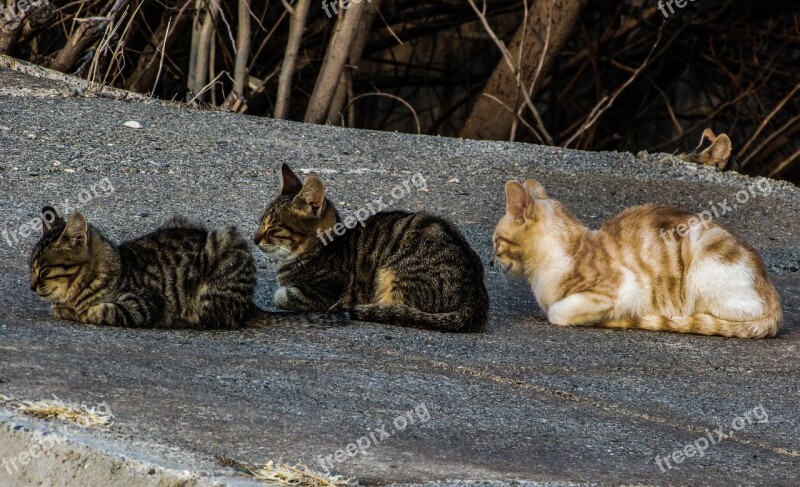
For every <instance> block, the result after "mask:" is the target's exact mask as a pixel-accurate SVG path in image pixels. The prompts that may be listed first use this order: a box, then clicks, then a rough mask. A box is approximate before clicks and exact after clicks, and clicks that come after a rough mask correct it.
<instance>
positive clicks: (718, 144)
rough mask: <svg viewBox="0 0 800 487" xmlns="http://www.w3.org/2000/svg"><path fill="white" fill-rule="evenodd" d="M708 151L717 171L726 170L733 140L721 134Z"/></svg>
mask: <svg viewBox="0 0 800 487" xmlns="http://www.w3.org/2000/svg"><path fill="white" fill-rule="evenodd" d="M706 150H707V151H708V155H709V156H710V157H711V161H712V162H713V163H714V165H715V166H716V167H717V169H724V168H725V166H726V165H727V164H728V158H729V157H730V156H731V139H729V138H728V136H727V135H725V134H720V135H719V137H717V139H716V140H715V141H714V143H713V144H711V147H709V148H708V149H706Z"/></svg>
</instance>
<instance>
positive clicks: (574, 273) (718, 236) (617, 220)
mask: <svg viewBox="0 0 800 487" xmlns="http://www.w3.org/2000/svg"><path fill="white" fill-rule="evenodd" d="M506 199H507V207H506V214H505V216H503V218H502V219H501V220H500V222H499V223H498V224H497V227H496V229H495V233H494V249H495V256H496V261H497V262H498V263H499V264H500V266H501V267H502V268H503V270H504V271H506V272H508V273H510V274H517V275H523V276H525V277H526V278H527V279H528V281H529V282H530V283H531V288H532V290H533V293H534V295H535V296H536V299H537V301H538V303H539V305H540V306H541V307H542V309H543V310H544V311H545V312H547V317H548V320H549V321H550V322H551V323H553V324H556V325H561V326H601V327H607V328H635V329H643V330H652V331H672V332H677V333H696V334H701V335H719V336H726V337H739V338H764V337H773V336H775V335H776V333H777V332H778V329H779V328H780V327H781V324H782V322H783V314H782V310H781V303H780V299H779V297H778V294H777V292H776V291H775V288H774V287H773V286H772V284H771V282H770V279H769V277H768V275H767V272H766V269H765V266H764V263H763V261H762V259H761V257H760V256H759V255H758V253H757V252H756V251H755V250H753V249H752V248H750V247H749V246H748V245H747V244H745V243H744V242H743V241H741V240H740V239H739V238H738V237H736V236H735V235H733V234H732V233H730V232H728V231H727V230H725V229H724V228H722V227H721V226H719V225H717V224H715V223H713V222H706V223H705V224H703V223H701V222H700V220H699V219H698V217H697V215H693V214H691V213H688V212H686V211H682V210H679V209H677V208H672V207H666V206H655V205H645V206H637V207H632V208H628V209H627V210H625V211H623V212H622V213H620V214H619V215H617V216H615V217H613V218H611V219H609V220H607V221H606V222H605V223H603V225H602V226H601V228H600V229H599V230H597V231H593V230H589V229H587V228H586V227H585V226H584V225H583V224H582V223H581V222H580V221H578V220H577V219H576V218H575V217H574V216H572V214H571V213H570V212H569V211H568V210H567V209H566V208H565V207H564V206H563V205H562V204H561V203H560V202H558V201H556V200H554V199H551V198H549V197H548V196H547V194H546V192H545V190H544V188H543V187H542V186H541V185H540V184H539V183H537V182H536V181H534V180H532V179H529V180H528V181H526V182H525V184H524V185H522V184H519V183H517V182H515V181H509V182H508V183H507V184H506ZM675 229H679V230H681V231H675Z"/></svg>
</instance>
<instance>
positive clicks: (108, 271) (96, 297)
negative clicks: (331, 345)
mask: <svg viewBox="0 0 800 487" xmlns="http://www.w3.org/2000/svg"><path fill="white" fill-rule="evenodd" d="M46 211H50V212H51V214H54V213H55V210H53V209H52V208H49V207H47V208H45V209H43V213H44V212H46ZM30 270H31V285H30V287H31V289H32V290H33V291H35V292H36V294H38V295H39V296H41V297H42V298H44V299H46V300H48V301H50V302H51V303H52V305H53V315H54V316H56V317H57V318H63V319H68V320H73V321H79V322H82V323H90V324H95V325H104V326H125V327H136V328H194V329H212V328H219V329H230V328H239V327H243V326H269V325H273V324H281V323H285V322H287V320H288V321H294V322H297V320H298V319H297V318H291V317H286V316H283V315H275V316H271V315H268V314H265V313H264V312H259V311H260V310H258V309H257V308H255V307H254V306H253V305H252V299H253V293H254V290H255V285H256V266H255V261H254V259H253V255H252V253H251V251H250V247H249V244H248V242H247V240H245V239H244V238H242V237H241V235H239V233H238V232H237V231H236V229H235V228H233V227H225V228H223V229H218V230H210V231H209V230H207V229H205V228H204V227H202V226H201V225H198V224H195V223H192V222H190V221H188V220H186V219H184V218H180V217H176V218H173V219H171V220H169V221H167V222H166V223H164V225H162V226H161V227H160V228H159V229H158V230H156V231H154V232H152V233H150V234H148V235H145V236H143V237H140V238H137V239H135V240H131V241H129V242H125V243H123V244H121V245H115V244H114V243H112V242H111V241H109V240H107V239H106V238H104V237H103V235H102V234H101V233H100V232H99V231H98V230H97V229H95V228H94V227H93V226H91V225H89V224H88V222H87V221H86V218H85V217H84V216H83V215H81V214H80V213H78V212H73V213H72V214H70V216H69V218H68V220H67V221H66V222H65V221H64V220H63V219H58V220H56V221H55V222H54V225H53V226H52V229H48V228H47V227H44V228H43V236H42V238H41V239H40V240H39V242H38V243H37V244H36V247H35V248H34V249H33V252H32V255H31V260H30ZM248 319H249V320H250V321H249V322H248Z"/></svg>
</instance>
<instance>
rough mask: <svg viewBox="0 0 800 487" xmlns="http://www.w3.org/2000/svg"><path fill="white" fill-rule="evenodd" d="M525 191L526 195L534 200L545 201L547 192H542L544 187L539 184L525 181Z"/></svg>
mask: <svg viewBox="0 0 800 487" xmlns="http://www.w3.org/2000/svg"><path fill="white" fill-rule="evenodd" d="M525 189H526V190H527V191H528V194H529V195H530V196H531V198H532V199H534V200H546V199H547V192H546V191H545V190H544V186H542V185H541V184H539V182H538V181H536V180H535V179H529V180H527V181H525Z"/></svg>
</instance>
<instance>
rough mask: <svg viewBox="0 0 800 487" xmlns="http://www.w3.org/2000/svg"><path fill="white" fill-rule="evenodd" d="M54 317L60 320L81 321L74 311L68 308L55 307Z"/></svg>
mask: <svg viewBox="0 0 800 487" xmlns="http://www.w3.org/2000/svg"><path fill="white" fill-rule="evenodd" d="M53 316H54V317H56V318H58V319H60V320H67V321H81V320H80V319H79V318H78V313H76V312H75V310H74V309H72V308H68V307H66V306H53Z"/></svg>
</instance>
